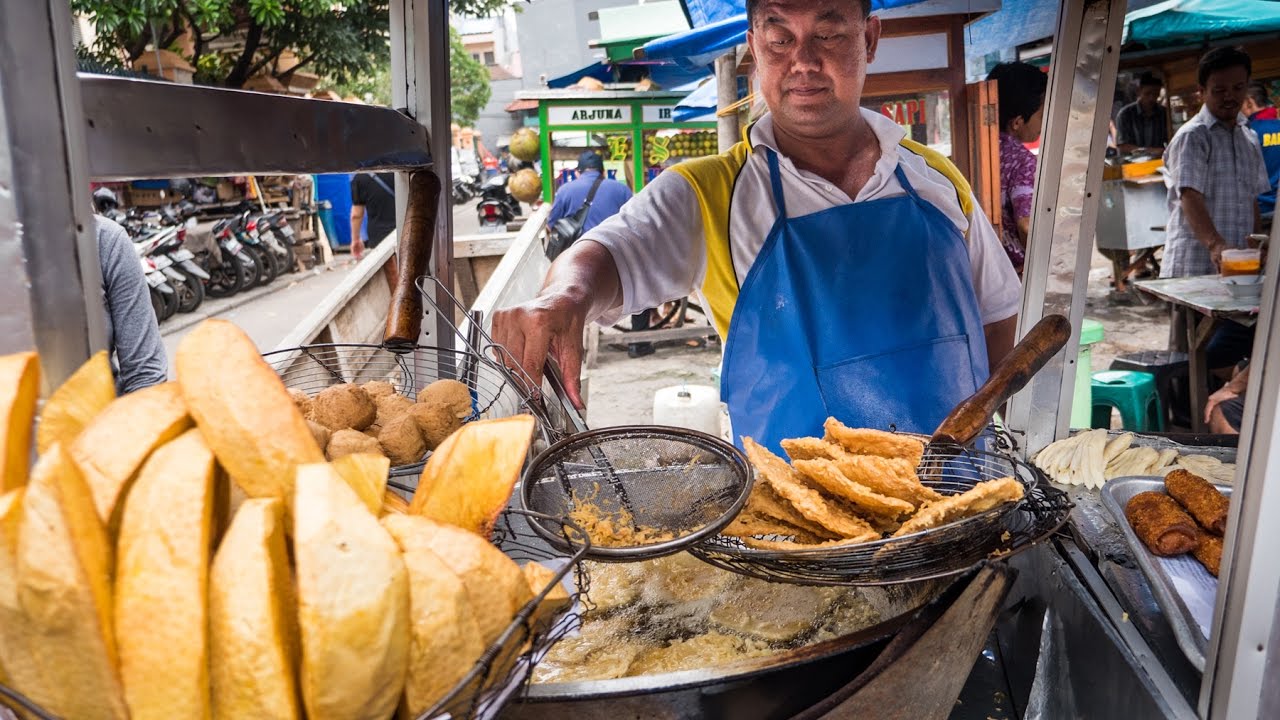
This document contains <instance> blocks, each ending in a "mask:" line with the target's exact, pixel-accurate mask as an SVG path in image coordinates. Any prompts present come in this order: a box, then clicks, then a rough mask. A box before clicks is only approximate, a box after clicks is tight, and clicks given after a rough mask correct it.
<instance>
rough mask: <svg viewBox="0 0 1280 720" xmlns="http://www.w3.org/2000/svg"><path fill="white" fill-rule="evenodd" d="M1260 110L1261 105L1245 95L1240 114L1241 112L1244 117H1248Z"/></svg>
mask: <svg viewBox="0 0 1280 720" xmlns="http://www.w3.org/2000/svg"><path fill="white" fill-rule="evenodd" d="M1261 109H1262V106H1261V105H1259V104H1258V103H1256V102H1254V101H1253V98H1251V97H1249V96H1248V95H1245V97H1244V104H1243V105H1241V106H1240V112H1243V113H1244V114H1245V117H1249V116H1251V115H1253V114H1254V113H1256V112H1258V111H1259V110H1261Z"/></svg>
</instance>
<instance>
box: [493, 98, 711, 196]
mask: <svg viewBox="0 0 1280 720" xmlns="http://www.w3.org/2000/svg"><path fill="white" fill-rule="evenodd" d="M684 96H685V94H684V93H677V92H670V91H664V90H656V91H634V90H600V91H586V90H572V89H568V90H524V91H521V92H519V93H517V94H516V97H517V99H519V100H536V101H537V103H538V142H539V147H540V149H541V161H540V162H541V168H542V199H543V201H544V202H551V201H552V199H554V197H555V180H556V178H555V175H556V173H555V169H554V165H553V162H554V157H553V154H554V153H553V148H552V146H551V142H552V138H551V136H552V135H553V134H554V133H557V132H601V133H629V134H630V136H631V156H632V157H631V172H632V177H634V178H635V180H636V186H635V187H634V188H632V189H633V190H634V191H635V192H639V191H640V189H641V188H643V187H644V186H645V184H646V183H647V182H648V181H647V179H646V173H645V169H646V167H647V163H646V162H645V152H646V149H645V146H644V133H645V131H646V130H715V129H716V120H715V119H714V118H712V119H711V120H705V121H704V120H694V121H689V122H676V121H674V120H651V119H649V118H650V117H652V116H653V115H660V114H662V113H663V111H665V114H666V117H668V118H669V117H670V115H671V111H672V110H674V109H675V106H676V103H678V102H680V100H681V99H682V98H684ZM604 109H610V110H623V109H625V110H626V113H627V116H628V119H627V120H626V121H625V122H608V121H594V120H592V121H586V122H572V120H571V121H569V122H552V118H551V114H552V113H553V112H555V113H556V114H562V113H563V112H565V111H569V112H571V113H572V112H573V111H575V110H585V111H588V112H589V111H593V110H604ZM605 160H609V158H605Z"/></svg>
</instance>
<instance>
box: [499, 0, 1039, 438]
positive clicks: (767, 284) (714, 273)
mask: <svg viewBox="0 0 1280 720" xmlns="http://www.w3.org/2000/svg"><path fill="white" fill-rule="evenodd" d="M869 6H870V3H869V2H868V1H867V0H819V1H817V2H813V1H811V0H810V1H806V0H749V2H748V3H747V12H748V17H749V19H750V23H751V25H750V30H749V31H748V36H747V42H748V44H749V45H750V46H751V50H752V54H753V56H754V58H755V61H756V67H757V72H758V74H759V78H760V85H761V92H762V95H763V96H764V101H765V104H766V105H767V106H768V108H769V113H767V114H766V115H765V116H764V117H762V118H761V119H760V121H759V122H757V123H756V124H755V125H753V126H752V127H751V128H750V130H749V132H748V138H747V139H746V140H745V141H744V142H742V143H739V144H738V145H737V146H735V147H734V148H732V149H731V150H729V151H728V152H726V153H724V154H722V155H719V156H714V157H709V158H700V159H697V160H692V161H686V162H684V163H681V164H679V165H676V166H674V167H672V168H670V169H669V170H668V171H667V172H665V173H663V174H662V175H659V176H658V177H657V178H656V179H655V180H654V181H653V182H652V183H650V184H649V185H648V186H647V187H646V188H645V189H644V190H643V191H642V192H641V193H640V194H639V195H638V196H636V198H635V199H634V200H632V202H630V203H628V204H627V205H626V206H624V207H623V209H622V211H621V212H620V213H619V214H618V215H616V216H615V217H613V218H611V219H609V220H608V221H607V222H605V223H602V224H601V225H600V226H598V227H596V228H595V229H594V230H593V231H592V232H591V233H588V234H587V235H585V236H584V238H583V240H582V241H580V242H578V243H577V244H576V245H574V247H573V249H572V250H570V251H569V252H566V253H565V254H564V255H563V256H561V258H560V259H559V260H558V261H557V262H556V263H555V265H553V267H552V269H551V272H550V273H549V275H548V277H547V280H546V283H545V285H544V288H543V290H542V292H541V293H539V295H538V296H537V297H536V298H535V299H533V300H532V301H530V302H528V303H525V304H522V305H519V306H516V307H513V308H508V309H505V310H502V311H499V312H498V313H497V314H495V316H494V322H493V327H494V336H495V339H496V340H497V341H498V342H499V343H502V344H504V345H505V346H506V347H507V348H508V350H510V351H511V352H512V354H513V355H514V357H515V358H517V359H518V360H519V361H520V363H521V365H522V366H523V367H524V368H525V370H526V371H528V372H530V374H531V375H532V376H533V377H534V378H535V379H538V378H540V376H541V369H542V366H543V364H544V361H545V359H546V357H547V356H548V354H550V356H551V357H553V358H554V359H555V360H556V361H557V363H558V364H559V366H560V367H561V369H562V370H563V372H564V375H565V377H566V385H567V390H568V391H569V395H570V399H572V400H573V401H574V402H576V403H580V398H579V395H578V391H579V382H578V378H579V373H580V369H581V356H582V350H581V338H582V329H583V327H584V325H585V324H586V323H587V322H591V321H596V320H599V321H602V322H610V321H612V320H613V319H615V318H617V317H619V316H621V315H622V314H626V313H630V312H634V311H635V310H636V309H640V308H644V307H650V306H653V305H656V304H658V303H660V302H663V301H666V300H670V299H673V298H679V297H683V296H685V295H687V294H689V293H690V292H693V291H697V292H699V293H700V294H701V295H702V297H703V300H704V301H705V303H706V306H707V307H708V309H709V311H710V313H711V315H712V319H713V321H714V322H715V324H716V327H717V329H718V330H719V332H720V334H721V336H722V337H723V338H724V339H725V359H724V369H723V373H722V380H721V392H722V396H723V398H724V400H725V402H726V403H727V404H728V406H729V412H730V418H731V420H732V423H733V428H734V433H735V436H737V437H738V438H741V437H743V436H749V437H753V438H754V439H755V440H757V441H758V442H760V443H761V444H764V445H765V446H767V447H771V448H775V449H776V448H777V447H778V443H779V441H780V440H781V439H783V438H787V437H798V436H803V435H811V434H821V432H822V430H821V428H822V423H823V420H825V418H826V417H827V416H828V415H833V416H835V417H837V418H839V419H840V420H842V421H844V422H846V423H847V424H851V425H858V426H863V427H878V428H886V429H887V428H888V427H889V426H890V425H892V426H895V427H897V428H898V429H900V430H911V431H919V432H931V431H932V430H933V429H934V426H936V424H937V423H938V422H939V421H940V420H941V419H942V418H943V417H944V416H945V415H946V413H947V411H948V410H949V409H950V408H951V406H952V405H954V404H955V403H956V402H957V401H959V400H961V399H963V398H964V397H966V396H967V395H969V394H970V393H972V391H973V390H974V389H976V387H977V386H978V385H979V384H980V383H981V382H982V381H983V380H984V379H985V378H986V375H987V373H988V367H989V363H990V364H994V363H995V362H996V361H998V360H999V359H1000V358H1002V357H1003V356H1004V355H1005V354H1006V353H1007V352H1008V351H1009V349H1010V348H1011V347H1012V345H1013V336H1014V327H1015V323H1016V313H1017V310H1018V304H1019V297H1020V293H1021V287H1020V284H1019V282H1018V278H1017V276H1016V274H1015V273H1014V272H1013V269H1012V267H1011V266H1010V265H1009V263H1008V261H1007V260H1006V259H1005V257H1004V252H1003V250H1002V248H1001V246H1000V242H999V239H998V238H997V237H996V235H995V232H994V230H993V229H992V227H991V225H990V223H989V222H988V221H987V220H986V218H985V216H984V215H983V213H982V211H981V209H980V208H978V207H977V204H976V202H975V201H974V199H973V193H972V192H971V190H970V189H969V187H968V184H967V183H966V182H965V181H964V178H963V177H961V176H960V174H959V173H958V172H957V171H956V169H955V167H954V166H952V165H951V163H950V162H948V161H947V160H946V158H944V157H942V156H940V155H939V154H937V153H936V152H933V151H931V150H929V149H928V148H925V147H924V146H921V145H919V144H917V143H914V142H912V141H910V140H907V139H906V138H905V137H904V134H905V133H904V131H903V129H902V128H901V127H899V126H897V125H896V124H894V123H893V122H891V121H889V120H888V119H886V118H883V117H881V116H880V115H877V114H876V113H873V112H870V111H864V110H862V109H861V107H860V101H861V97H862V85H863V81H864V80H865V77H866V66H867V64H868V63H869V62H871V61H872V59H873V58H874V56H875V50H876V44H877V42H878V40H879V37H880V21H879V19H878V18H876V17H871V16H869Z"/></svg>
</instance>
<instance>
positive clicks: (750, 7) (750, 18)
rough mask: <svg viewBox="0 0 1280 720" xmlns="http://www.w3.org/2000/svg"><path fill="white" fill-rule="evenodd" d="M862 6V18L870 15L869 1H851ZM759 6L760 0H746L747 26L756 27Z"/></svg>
mask: <svg viewBox="0 0 1280 720" xmlns="http://www.w3.org/2000/svg"><path fill="white" fill-rule="evenodd" d="M852 2H855V3H857V4H858V5H861V6H862V16H863V17H866V16H868V15H870V14H871V0H852ZM759 6H760V0H747V26H748V27H755V26H756V8H757V7H759Z"/></svg>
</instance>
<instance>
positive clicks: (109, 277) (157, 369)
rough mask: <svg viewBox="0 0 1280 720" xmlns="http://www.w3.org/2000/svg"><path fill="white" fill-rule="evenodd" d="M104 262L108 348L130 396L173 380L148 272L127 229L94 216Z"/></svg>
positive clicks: (120, 389) (120, 387) (119, 386)
mask: <svg viewBox="0 0 1280 720" xmlns="http://www.w3.org/2000/svg"><path fill="white" fill-rule="evenodd" d="M93 220H94V225H95V228H94V229H95V232H96V235H97V239H98V262H99V264H100V265H101V266H102V304H103V305H104V306H105V309H106V311H107V317H106V331H107V351H108V352H109V353H111V369H112V370H113V371H114V372H115V376H116V393H117V394H120V395H124V394H125V393H131V392H133V391H135V390H141V389H143V388H145V387H150V386H152V385H158V384H159V383H162V382H164V381H166V380H168V379H169V360H168V357H167V356H166V355H165V352H164V343H163V342H162V341H161V340H160V326H159V324H158V323H157V322H156V314H155V310H153V309H152V307H151V290H150V288H148V287H147V279H146V277H145V276H144V275H143V274H142V266H141V265H140V264H139V263H138V255H137V253H135V252H134V250H133V241H132V240H130V239H129V234H128V233H127V232H125V230H124V228H122V227H120V226H119V225H117V224H116V223H114V222H112V221H110V220H108V219H107V218H105V217H103V216H101V215H94V216H93Z"/></svg>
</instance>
